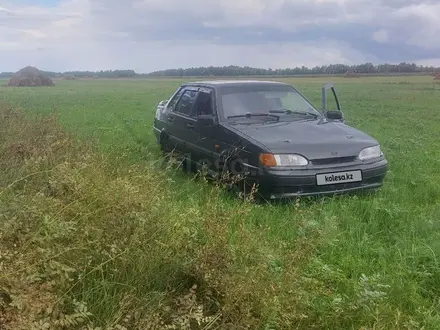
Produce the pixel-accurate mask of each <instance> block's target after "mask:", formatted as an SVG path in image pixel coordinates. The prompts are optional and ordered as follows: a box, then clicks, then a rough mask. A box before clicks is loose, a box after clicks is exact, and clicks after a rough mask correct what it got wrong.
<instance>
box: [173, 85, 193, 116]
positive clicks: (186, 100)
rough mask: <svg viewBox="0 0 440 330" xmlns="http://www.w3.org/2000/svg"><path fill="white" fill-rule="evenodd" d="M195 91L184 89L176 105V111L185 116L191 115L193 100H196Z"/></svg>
mask: <svg viewBox="0 0 440 330" xmlns="http://www.w3.org/2000/svg"><path fill="white" fill-rule="evenodd" d="M196 96H197V91H195V90H186V91H185V92H184V93H183V95H182V97H181V98H180V100H179V102H178V103H177V105H176V112H179V113H181V114H183V115H186V116H192V115H193V113H192V110H193V108H194V102H195V100H196Z"/></svg>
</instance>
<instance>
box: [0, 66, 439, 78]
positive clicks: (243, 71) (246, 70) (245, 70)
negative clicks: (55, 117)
mask: <svg viewBox="0 0 440 330" xmlns="http://www.w3.org/2000/svg"><path fill="white" fill-rule="evenodd" d="M439 71H440V68H438V67H434V66H422V65H417V64H415V63H406V62H402V63H399V64H387V63H385V64H378V65H374V64H372V63H364V64H358V65H352V66H350V65H346V64H330V65H322V66H315V67H313V68H308V67H305V66H302V67H296V68H284V69H271V68H269V69H264V68H253V67H249V66H244V67H242V66H235V65H229V66H209V67H193V68H187V69H183V68H179V69H167V70H159V71H153V72H150V73H137V72H135V71H134V70H100V71H66V72H52V71H42V72H43V73H44V74H46V75H47V76H50V77H55V78H56V77H78V78H136V77H138V78H141V77H185V76H291V75H308V74H310V75H317V74H328V75H341V74H345V73H347V72H352V73H358V74H399V73H400V74H405V73H412V74H414V73H424V74H427V73H434V72H439ZM13 75H14V72H2V73H0V78H9V77H12V76H13Z"/></svg>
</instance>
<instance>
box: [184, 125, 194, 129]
mask: <svg viewBox="0 0 440 330" xmlns="http://www.w3.org/2000/svg"><path fill="white" fill-rule="evenodd" d="M186 127H187V128H189V129H193V128H194V125H193V124H186Z"/></svg>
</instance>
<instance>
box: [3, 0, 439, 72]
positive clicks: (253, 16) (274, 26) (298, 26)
mask: <svg viewBox="0 0 440 330" xmlns="http://www.w3.org/2000/svg"><path fill="white" fill-rule="evenodd" d="M40 1H41V5H38V4H34V5H25V4H21V5H20V4H17V2H16V1H12V0H10V1H9V0H8V1H5V0H0V71H6V70H17V69H19V68H21V67H23V66H25V65H28V64H30V63H33V64H35V65H38V66H39V67H42V68H43V69H45V70H61V71H63V70H69V69H92V70H94V69H107V68H133V69H135V70H138V71H141V72H146V71H152V70H157V69H162V68H172V67H173V68H174V67H190V66H199V65H228V64H237V65H252V66H258V67H295V66H301V65H306V66H314V65H322V64H329V63H336V62H339V63H359V62H363V61H371V62H375V63H378V62H401V61H416V62H419V63H422V62H423V63H425V62H426V61H437V60H436V58H438V57H440V56H439V55H438V54H439V52H440V45H439V44H438V43H437V40H438V37H437V36H438V35H439V34H440V21H439V20H438V19H437V18H438V17H439V16H440V3H438V1H429V0H419V1H416V0H414V1H410V0H368V1H367V0H295V1H294V0H290V1H289V0H271V1H267V0H241V1H237V0H223V1H218V0H215V1H214V0H186V1H185V2H182V1H180V0H125V1H121V0H58V2H57V3H53V4H51V5H50V6H48V5H47V4H43V2H47V0H45V1H43V0H40ZM52 1H54V0H52ZM34 3H35V2H34ZM37 3H38V1H37Z"/></svg>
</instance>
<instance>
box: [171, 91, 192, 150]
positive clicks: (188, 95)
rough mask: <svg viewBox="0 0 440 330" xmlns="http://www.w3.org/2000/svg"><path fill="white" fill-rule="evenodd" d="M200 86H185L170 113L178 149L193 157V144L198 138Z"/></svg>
mask: <svg viewBox="0 0 440 330" xmlns="http://www.w3.org/2000/svg"><path fill="white" fill-rule="evenodd" d="M197 92H198V87H185V88H184V89H183V91H182V96H181V97H180V98H179V100H178V101H177V103H176V106H175V107H174V109H173V111H172V112H171V113H170V117H171V118H170V120H172V132H171V133H172V135H173V139H174V140H175V143H176V151H178V152H179V153H182V154H184V155H185V156H186V157H188V158H192V156H191V153H192V152H193V148H192V146H193V145H194V142H195V140H196V135H197V133H196V132H195V127H196V122H197V120H196V114H195V107H194V105H195V101H196V98H197Z"/></svg>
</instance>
